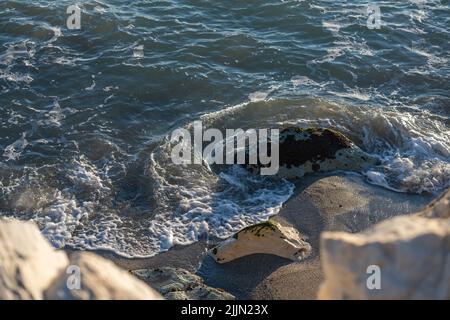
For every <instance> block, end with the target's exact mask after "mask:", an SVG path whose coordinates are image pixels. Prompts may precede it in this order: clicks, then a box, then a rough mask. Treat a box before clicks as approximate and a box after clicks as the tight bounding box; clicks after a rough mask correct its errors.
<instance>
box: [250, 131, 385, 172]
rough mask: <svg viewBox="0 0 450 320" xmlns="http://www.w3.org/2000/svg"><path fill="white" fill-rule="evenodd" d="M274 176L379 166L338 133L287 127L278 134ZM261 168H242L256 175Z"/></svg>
mask: <svg viewBox="0 0 450 320" xmlns="http://www.w3.org/2000/svg"><path fill="white" fill-rule="evenodd" d="M279 155H280V158H279V167H280V168H279V171H278V174H277V175H278V176H280V177H284V178H298V177H302V176H304V175H305V174H306V173H312V172H327V171H334V170H352V171H362V170H366V169H368V168H370V167H372V166H374V165H377V164H379V162H380V160H379V159H378V158H377V157H375V156H373V155H370V154H368V153H366V152H364V151H363V150H361V149H360V148H359V147H358V146H356V145H355V144H354V143H353V142H352V141H351V140H350V139H348V138H347V137H346V136H344V135H343V134H342V133H340V132H338V131H335V130H332V129H328V128H325V129H324V128H306V129H304V128H297V127H289V128H285V129H283V130H282V131H281V132H280V145H279ZM261 167H262V166H261V165H260V164H258V165H246V168H247V169H248V170H250V171H252V172H254V173H259V171H260V169H261Z"/></svg>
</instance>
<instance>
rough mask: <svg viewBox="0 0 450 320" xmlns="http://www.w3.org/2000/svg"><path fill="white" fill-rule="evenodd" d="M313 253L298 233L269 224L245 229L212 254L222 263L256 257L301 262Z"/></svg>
mask: <svg viewBox="0 0 450 320" xmlns="http://www.w3.org/2000/svg"><path fill="white" fill-rule="evenodd" d="M310 251H311V246H310V245H309V244H308V243H307V242H306V241H304V240H303V239H301V238H300V235H299V233H298V232H297V230H295V229H294V228H291V227H285V226H281V225H280V224H279V223H278V222H274V221H272V220H269V221H266V222H263V223H259V224H256V225H253V226H250V227H247V228H244V229H242V230H241V231H239V232H237V233H236V234H235V235H234V236H233V237H231V238H230V239H227V240H225V241H224V242H222V243H220V244H219V245H217V246H216V247H215V248H213V249H212V250H210V254H211V255H212V257H213V258H214V259H215V260H216V261H217V262H219V263H225V262H229V261H232V260H234V259H237V258H240V257H243V256H246V255H250V254H255V253H265V254H274V255H277V256H280V257H284V258H287V259H291V260H293V261H300V260H302V259H303V258H305V257H306V256H307V255H309V253H310Z"/></svg>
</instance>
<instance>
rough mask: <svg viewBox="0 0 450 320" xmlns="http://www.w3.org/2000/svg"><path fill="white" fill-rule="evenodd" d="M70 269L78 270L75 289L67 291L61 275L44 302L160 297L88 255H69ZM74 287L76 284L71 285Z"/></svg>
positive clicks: (92, 255)
mask: <svg viewBox="0 0 450 320" xmlns="http://www.w3.org/2000/svg"><path fill="white" fill-rule="evenodd" d="M70 264H71V266H74V267H75V268H76V269H74V270H78V271H79V275H80V282H79V286H77V287H72V288H71V289H69V285H68V281H70V279H69V277H71V276H74V275H75V274H66V273H64V274H62V275H61V276H60V278H59V279H58V280H57V281H56V282H55V284H54V285H53V286H52V287H51V288H49V290H47V292H46V297H47V298H48V299H64V300H72V299H81V300H159V299H162V296H161V295H160V294H159V293H158V292H157V291H155V290H154V289H152V288H150V287H149V286H147V285H146V284H145V283H144V282H143V281H141V280H139V279H136V278H135V277H133V276H132V275H131V274H130V273H129V272H127V271H125V270H122V269H120V268H119V267H117V266H116V265H115V264H114V263H112V262H111V261H109V260H106V259H104V258H102V257H99V256H97V255H95V254H93V253H89V252H77V253H74V254H73V255H72V256H71V259H70ZM72 284H76V283H72Z"/></svg>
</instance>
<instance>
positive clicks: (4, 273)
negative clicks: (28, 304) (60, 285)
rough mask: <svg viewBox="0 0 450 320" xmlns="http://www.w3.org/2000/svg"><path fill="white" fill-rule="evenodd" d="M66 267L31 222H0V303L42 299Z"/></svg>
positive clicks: (60, 256) (66, 260)
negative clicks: (45, 291)
mask: <svg viewBox="0 0 450 320" xmlns="http://www.w3.org/2000/svg"><path fill="white" fill-rule="evenodd" d="M68 264H69V260H68V259H67V256H66V254H65V253H64V252H57V251H54V250H53V248H52V247H51V246H50V245H49V244H48V243H47V241H46V240H45V239H44V238H43V237H42V236H41V234H40V232H39V230H38V229H37V227H36V225H35V224H34V223H31V222H20V221H15V220H0V300H5V299H8V300H12V299H22V300H30V299H42V298H43V292H44V290H45V289H46V288H48V287H49V286H50V284H51V283H52V282H53V281H54V280H55V279H56V278H57V277H58V275H59V274H60V273H62V272H64V271H65V269H66V266H67V265H68Z"/></svg>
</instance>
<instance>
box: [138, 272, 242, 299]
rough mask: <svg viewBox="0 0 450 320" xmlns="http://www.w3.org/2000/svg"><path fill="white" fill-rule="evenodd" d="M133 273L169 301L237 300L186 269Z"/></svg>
mask: <svg viewBox="0 0 450 320" xmlns="http://www.w3.org/2000/svg"><path fill="white" fill-rule="evenodd" d="M132 273H133V274H134V275H136V276H137V277H138V278H140V279H142V280H143V281H145V282H147V283H149V284H151V285H152V286H153V287H154V288H155V289H156V290H158V291H159V292H160V293H161V294H163V295H164V297H165V298H166V299H168V300H234V299H235V297H234V296H233V295H232V294H229V293H228V292H225V291H223V290H221V289H216V288H212V287H209V286H207V285H205V284H204V283H203V279H202V278H200V277H199V276H197V275H195V274H192V273H190V272H189V271H187V270H185V269H181V268H170V267H165V268H158V269H142V270H135V271H132Z"/></svg>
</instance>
